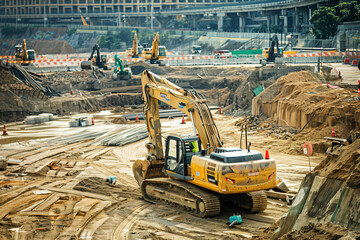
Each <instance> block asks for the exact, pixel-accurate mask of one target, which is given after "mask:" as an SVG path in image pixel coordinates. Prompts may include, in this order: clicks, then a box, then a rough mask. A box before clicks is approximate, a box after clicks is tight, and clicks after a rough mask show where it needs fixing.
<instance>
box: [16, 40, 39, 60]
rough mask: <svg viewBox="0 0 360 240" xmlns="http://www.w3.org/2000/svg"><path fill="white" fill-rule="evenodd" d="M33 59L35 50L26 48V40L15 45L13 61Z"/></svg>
mask: <svg viewBox="0 0 360 240" xmlns="http://www.w3.org/2000/svg"><path fill="white" fill-rule="evenodd" d="M33 60H35V50H34V49H27V48H26V40H25V39H24V40H23V44H22V45H21V44H20V45H16V46H15V61H33Z"/></svg>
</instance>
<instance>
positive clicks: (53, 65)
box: [0, 52, 359, 73]
mask: <svg viewBox="0 0 360 240" xmlns="http://www.w3.org/2000/svg"><path fill="white" fill-rule="evenodd" d="M121 53H122V54H123V53H124V52H120V53H115V52H111V53H109V56H111V55H115V54H121ZM81 55H83V54H72V55H71V58H69V55H63V54H62V55H60V54H58V55H44V56H42V55H41V56H37V58H36V60H34V61H14V60H13V58H14V56H0V59H3V60H2V63H3V64H4V62H5V63H29V67H31V68H32V69H34V70H35V71H36V72H42V73H44V72H56V71H80V70H81V68H80V64H81V62H82V61H87V60H88V59H87V58H74V57H80V56H81ZM50 57H51V58H50ZM82 57H83V56H82ZM344 57H352V58H358V57H359V54H358V53H357V52H320V53H304V54H300V53H297V54H285V55H284V58H282V62H284V63H290V64H308V63H317V62H319V61H321V62H322V63H335V62H343V58H344ZM262 59H263V57H262V55H239V57H232V58H216V57H215V56H189V57H167V58H165V59H164V61H165V64H166V65H168V66H197V65H242V64H260V61H261V60H262ZM123 61H124V62H126V64H128V65H130V64H133V63H135V62H139V61H145V59H144V58H123ZM108 63H109V64H110V65H112V64H113V63H114V58H113V57H109V58H108Z"/></svg>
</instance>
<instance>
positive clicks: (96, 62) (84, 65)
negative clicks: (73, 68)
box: [80, 43, 108, 70]
mask: <svg viewBox="0 0 360 240" xmlns="http://www.w3.org/2000/svg"><path fill="white" fill-rule="evenodd" d="M95 52H96V55H94V54H95ZM107 60H108V56H107V55H105V54H103V55H101V53H100V46H99V44H97V43H96V44H95V45H94V47H93V49H92V52H91V54H90V57H89V59H88V61H82V62H81V65H80V67H81V69H83V70H86V69H88V70H89V69H93V68H94V67H95V68H102V69H104V70H107V69H108V64H107Z"/></svg>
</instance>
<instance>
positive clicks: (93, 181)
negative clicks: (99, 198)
mask: <svg viewBox="0 0 360 240" xmlns="http://www.w3.org/2000/svg"><path fill="white" fill-rule="evenodd" d="M74 189H75V190H78V191H82V192H91V193H96V194H103V195H106V196H113V197H115V198H116V197H127V198H128V197H129V194H130V195H132V196H139V195H140V193H138V194H136V193H135V194H134V193H131V192H133V189H130V188H129V187H127V186H124V185H121V184H115V185H110V184H107V183H106V182H105V179H102V178H99V177H89V178H86V179H84V180H82V181H81V182H79V183H78V184H77V185H76V186H75V187H74Z"/></svg>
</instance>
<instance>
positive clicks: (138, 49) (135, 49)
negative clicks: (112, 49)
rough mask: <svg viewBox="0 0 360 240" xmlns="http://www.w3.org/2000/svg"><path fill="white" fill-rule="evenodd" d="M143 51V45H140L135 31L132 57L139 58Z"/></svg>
mask: <svg viewBox="0 0 360 240" xmlns="http://www.w3.org/2000/svg"><path fill="white" fill-rule="evenodd" d="M142 52H143V47H142V46H139V41H138V39H137V35H136V32H135V33H134V39H133V48H132V56H131V57H132V58H138V57H139V56H141V54H142Z"/></svg>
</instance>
